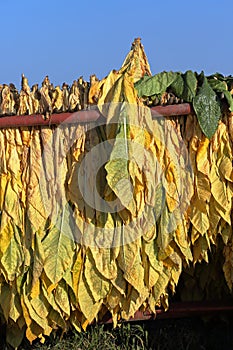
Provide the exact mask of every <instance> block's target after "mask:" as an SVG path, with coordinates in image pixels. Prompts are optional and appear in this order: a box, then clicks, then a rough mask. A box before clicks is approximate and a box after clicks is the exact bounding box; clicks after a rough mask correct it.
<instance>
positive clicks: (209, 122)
mask: <svg viewBox="0 0 233 350" xmlns="http://www.w3.org/2000/svg"><path fill="white" fill-rule="evenodd" d="M193 108H194V110H195V112H196V114H197V119H198V121H199V125H200V127H201V129H202V131H203V133H204V134H205V135H206V137H208V138H209V139H210V138H211V137H212V136H213V135H214V133H215V131H216V130H217V127H218V122H219V119H220V116H221V109H220V105H219V102H218V101H217V96H216V94H215V92H214V91H213V89H212V88H211V87H210V85H209V84H208V81H207V79H206V78H204V82H203V84H202V86H201V88H200V89H199V91H198V93H197V95H196V96H195V97H194V99H193Z"/></svg>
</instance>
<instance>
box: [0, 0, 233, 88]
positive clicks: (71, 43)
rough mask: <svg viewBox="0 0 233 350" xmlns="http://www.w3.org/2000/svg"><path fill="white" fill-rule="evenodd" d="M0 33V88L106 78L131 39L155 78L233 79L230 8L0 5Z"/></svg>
mask: <svg viewBox="0 0 233 350" xmlns="http://www.w3.org/2000/svg"><path fill="white" fill-rule="evenodd" d="M0 25H1V32H0V83H10V82H13V83H14V84H16V86H17V87H19V86H20V81H21V73H24V74H25V75H26V76H27V77H28V79H29V84H30V85H32V84H34V83H36V82H38V83H39V84H41V82H42V80H43V78H44V76H45V75H47V74H48V75H49V78H50V80H51V81H52V82H53V83H54V84H62V83H63V82H64V81H66V82H67V83H68V84H71V83H72V81H73V80H74V79H77V78H78V77H79V76H80V75H83V77H84V79H86V80H89V76H90V74H93V73H95V74H96V75H97V77H98V78H103V77H104V76H105V75H107V74H108V73H109V71H110V70H111V69H118V68H120V66H121V64H122V62H123V60H124V58H125V56H126V54H127V53H128V51H129V50H130V47H131V43H132V42H133V40H134V38H135V37H141V38H142V43H143V45H144V48H145V51H146V54H147V57H148V60H149V63H150V65H151V70H152V73H153V74H155V73H158V72H161V71H163V70H165V71H169V70H173V71H181V72H185V71H186V70H188V69H191V70H193V71H197V72H200V71H201V70H204V72H205V74H212V73H215V72H220V73H222V74H224V75H230V74H231V75H232V74H233V0H180V1H179V0H178V1H174V0H173V1H172V0H162V1H146V0H144V1H143V0H142V1H138V0H134V1H131V0H130V1H127V0H124V1H123V0H118V1H111V0H108V1H107V0H103V1H101V0H99V1H94V0H87V1H85V0H82V1H79V0H76V1H75V0H64V1H62V0H38V1H34V0H11V1H8V0H1V2H0Z"/></svg>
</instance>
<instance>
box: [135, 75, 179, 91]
mask: <svg viewBox="0 0 233 350" xmlns="http://www.w3.org/2000/svg"><path fill="white" fill-rule="evenodd" d="M176 78H177V73H174V72H161V73H158V74H156V75H154V76H153V77H143V78H142V79H141V80H139V81H138V82H137V83H136V84H135V85H134V86H135V89H136V90H137V93H138V96H139V97H142V96H152V95H156V94H160V93H163V92H165V91H166V90H167V88H168V87H169V86H170V85H171V84H172V83H173V82H174V81H175V79H176Z"/></svg>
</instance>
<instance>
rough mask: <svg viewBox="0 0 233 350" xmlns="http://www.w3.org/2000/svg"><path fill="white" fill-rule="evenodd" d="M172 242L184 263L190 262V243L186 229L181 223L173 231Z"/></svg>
mask: <svg viewBox="0 0 233 350" xmlns="http://www.w3.org/2000/svg"><path fill="white" fill-rule="evenodd" d="M174 241H175V242H176V244H177V245H178V247H179V249H180V251H181V253H182V254H183V255H184V258H185V259H186V261H188V260H192V252H191V249H190V242H189V238H188V234H187V228H186V227H185V225H184V223H183V222H182V223H180V224H178V226H177V229H176V230H175V234H174Z"/></svg>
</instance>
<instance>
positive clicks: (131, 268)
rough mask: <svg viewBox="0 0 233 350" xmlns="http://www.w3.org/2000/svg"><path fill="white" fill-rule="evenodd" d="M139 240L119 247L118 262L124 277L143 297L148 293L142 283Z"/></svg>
mask: <svg viewBox="0 0 233 350" xmlns="http://www.w3.org/2000/svg"><path fill="white" fill-rule="evenodd" d="M140 240H141V239H137V240H136V241H134V242H131V243H129V244H126V245H123V246H122V247H121V249H120V254H119V257H118V263H119V266H120V268H121V270H122V271H123V272H124V278H125V279H126V281H127V282H128V283H130V284H131V285H132V286H133V287H134V288H135V289H136V290H137V291H138V293H139V295H140V297H142V298H144V297H145V296H146V295H147V294H148V290H147V288H146V286H145V283H144V268H143V265H142V260H141V256H140V245H141V243H140Z"/></svg>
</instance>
